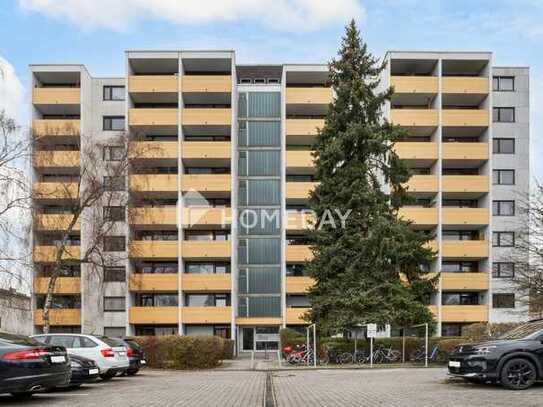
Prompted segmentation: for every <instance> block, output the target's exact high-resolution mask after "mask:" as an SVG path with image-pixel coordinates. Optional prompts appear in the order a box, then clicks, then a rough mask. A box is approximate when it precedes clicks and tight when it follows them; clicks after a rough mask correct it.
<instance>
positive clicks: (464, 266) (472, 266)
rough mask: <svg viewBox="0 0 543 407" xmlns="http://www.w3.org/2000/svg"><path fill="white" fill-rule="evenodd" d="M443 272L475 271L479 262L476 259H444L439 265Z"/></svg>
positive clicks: (477, 269)
mask: <svg viewBox="0 0 543 407" xmlns="http://www.w3.org/2000/svg"><path fill="white" fill-rule="evenodd" d="M441 271H442V272H444V273H476V272H478V271H479V263H477V262H476V261H444V262H443V263H442V265H441Z"/></svg>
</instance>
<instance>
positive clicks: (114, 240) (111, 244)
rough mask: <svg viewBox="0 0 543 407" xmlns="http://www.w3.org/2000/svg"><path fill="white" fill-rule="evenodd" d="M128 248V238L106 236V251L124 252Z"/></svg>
mask: <svg viewBox="0 0 543 407" xmlns="http://www.w3.org/2000/svg"><path fill="white" fill-rule="evenodd" d="M125 249H126V239H125V237H124V236H105V237H104V250H105V251H106V252H124V251H125Z"/></svg>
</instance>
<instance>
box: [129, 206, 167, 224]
mask: <svg viewBox="0 0 543 407" xmlns="http://www.w3.org/2000/svg"><path fill="white" fill-rule="evenodd" d="M128 221H129V223H130V224H131V225H135V226H159V225H160V226H166V225H168V226H175V225H177V207H175V206H169V207H163V208H161V207H156V208H151V207H148V208H130V210H129V211H128Z"/></svg>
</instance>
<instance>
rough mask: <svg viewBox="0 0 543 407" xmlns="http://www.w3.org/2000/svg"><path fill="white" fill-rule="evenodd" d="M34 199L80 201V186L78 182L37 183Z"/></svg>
mask: <svg viewBox="0 0 543 407" xmlns="http://www.w3.org/2000/svg"><path fill="white" fill-rule="evenodd" d="M33 191H34V197H35V198H36V199H40V200H76V199H79V185H78V184H77V183H76V182H36V183H34V186H33Z"/></svg>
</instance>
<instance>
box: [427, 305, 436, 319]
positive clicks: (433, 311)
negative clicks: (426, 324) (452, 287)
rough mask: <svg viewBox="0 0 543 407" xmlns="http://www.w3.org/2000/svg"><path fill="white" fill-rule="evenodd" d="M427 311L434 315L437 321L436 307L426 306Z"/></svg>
mask: <svg viewBox="0 0 543 407" xmlns="http://www.w3.org/2000/svg"><path fill="white" fill-rule="evenodd" d="M428 309H429V310H430V312H431V313H432V314H433V315H434V317H435V318H436V319H437V317H438V315H437V313H438V311H437V305H428Z"/></svg>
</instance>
